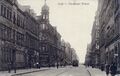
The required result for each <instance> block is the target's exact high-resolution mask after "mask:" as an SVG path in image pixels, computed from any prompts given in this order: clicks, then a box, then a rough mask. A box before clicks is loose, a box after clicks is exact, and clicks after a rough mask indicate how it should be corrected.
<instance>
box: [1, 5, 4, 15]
mask: <svg viewBox="0 0 120 76" xmlns="http://www.w3.org/2000/svg"><path fill="white" fill-rule="evenodd" d="M3 10H4V7H3V5H1V16H3V14H4V11H3Z"/></svg>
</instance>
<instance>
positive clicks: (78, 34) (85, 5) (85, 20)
mask: <svg viewBox="0 0 120 76" xmlns="http://www.w3.org/2000/svg"><path fill="white" fill-rule="evenodd" d="M18 2H19V4H21V5H30V6H31V9H33V10H34V12H35V13H36V14H37V15H40V14H41V8H42V6H43V5H44V0H18ZM73 3H75V4H73ZM97 4H98V2H97V0H47V5H48V6H49V9H50V10H49V12H50V23H51V24H52V25H53V26H56V27H57V30H58V32H59V33H60V34H61V36H62V39H64V40H65V41H66V42H69V43H70V44H71V47H72V48H74V49H75V50H76V53H77V55H78V57H79V61H80V62H81V63H83V62H84V61H85V55H86V51H87V50H86V48H87V44H89V43H90V42H91V30H92V26H93V21H94V18H95V14H96V10H97Z"/></svg>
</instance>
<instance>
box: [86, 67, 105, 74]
mask: <svg viewBox="0 0 120 76" xmlns="http://www.w3.org/2000/svg"><path fill="white" fill-rule="evenodd" d="M87 70H88V71H89V73H90V75H91V76H106V73H105V71H101V70H99V69H96V68H91V67H89V68H87Z"/></svg>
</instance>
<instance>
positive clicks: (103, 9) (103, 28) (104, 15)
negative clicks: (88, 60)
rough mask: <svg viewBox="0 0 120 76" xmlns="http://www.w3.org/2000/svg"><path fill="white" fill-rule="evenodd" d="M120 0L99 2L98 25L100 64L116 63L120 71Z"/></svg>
mask: <svg viewBox="0 0 120 76" xmlns="http://www.w3.org/2000/svg"><path fill="white" fill-rule="evenodd" d="M119 5H120V1H119V0H99V4H98V10H97V12H98V14H97V16H98V18H97V20H98V25H99V50H100V63H101V64H104V65H105V64H111V63H113V62H115V63H116V65H117V67H118V70H120V69H119V68H120V58H119V57H120V56H119V54H120V53H119V49H120V45H119V44H120V40H119V37H120V35H119V32H120V31H119V30H120V28H119V12H120V11H119Z"/></svg>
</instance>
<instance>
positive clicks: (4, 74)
mask: <svg viewBox="0 0 120 76" xmlns="http://www.w3.org/2000/svg"><path fill="white" fill-rule="evenodd" d="M48 69H50V68H40V69H22V70H16V73H14V71H13V70H12V71H11V73H8V71H0V76H15V75H20V74H27V73H32V72H38V71H45V70H48Z"/></svg>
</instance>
